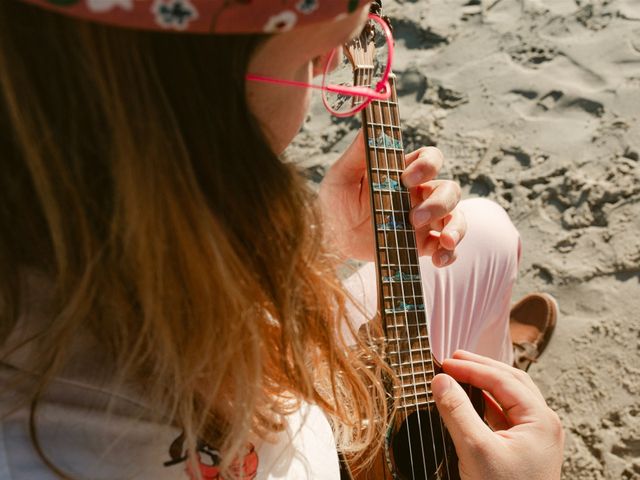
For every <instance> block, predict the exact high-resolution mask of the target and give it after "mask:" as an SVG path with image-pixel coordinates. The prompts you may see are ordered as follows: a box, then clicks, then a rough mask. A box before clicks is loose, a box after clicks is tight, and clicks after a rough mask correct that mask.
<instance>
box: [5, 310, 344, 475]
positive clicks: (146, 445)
mask: <svg viewBox="0 0 640 480" xmlns="http://www.w3.org/2000/svg"><path fill="white" fill-rule="evenodd" d="M38 303H39V302H38V299H37V298H33V297H32V298H31V299H30V302H29V303H28V305H30V312H27V313H26V314H23V315H22V317H21V318H20V320H19V322H18V325H19V327H20V328H18V329H16V331H15V332H13V334H12V337H11V339H10V340H9V342H7V344H6V345H5V347H4V348H0V358H4V356H5V355H3V353H4V352H7V348H10V347H9V346H10V345H17V344H18V343H19V342H20V340H21V339H24V338H27V337H28V335H29V334H30V333H33V332H34V331H36V330H34V328H37V327H34V326H37V325H42V322H43V321H46V319H44V318H38V313H37V312H38V310H39V309H38V305H37V304H38ZM77 343H78V344H79V348H78V351H79V352H80V355H76V354H75V353H74V356H73V358H74V359H75V360H74V364H73V365H72V368H71V369H69V372H65V374H64V375H63V376H60V377H58V378H56V379H55V380H54V381H53V382H52V384H51V385H50V387H49V388H48V390H47V392H46V395H45V396H44V398H43V399H42V400H41V401H40V403H39V405H38V408H37V410H36V416H35V419H36V421H35V425H36V429H37V438H38V440H39V443H40V446H41V447H42V451H43V452H44V454H45V455H46V456H47V458H48V459H49V460H51V462H52V463H53V464H54V465H55V466H56V467H58V468H59V469H60V470H62V471H63V472H65V473H66V474H68V475H70V476H72V478H77V479H79V480H85V479H86V480H120V479H123V480H124V479H152V480H174V479H175V480H188V479H189V478H190V475H189V473H188V472H187V464H186V462H181V463H177V464H174V465H171V466H165V465H164V463H165V462H167V461H170V460H171V457H170V455H169V447H170V446H171V444H172V443H173V442H174V440H175V439H176V438H177V437H178V436H179V435H180V432H179V431H178V430H177V429H175V428H172V427H168V426H163V425H159V424H157V423H153V422H151V421H149V420H145V412H146V410H145V408H144V406H143V405H142V404H141V403H140V402H139V401H138V400H137V399H136V398H135V395H131V394H130V393H128V392H126V393H123V389H118V391H117V392H114V391H113V390H110V389H108V388H105V387H103V385H106V384H108V382H105V381H102V380H101V379H100V372H101V371H104V369H103V368H101V365H100V359H99V358H97V357H96V356H95V355H94V352H95V349H91V348H90V346H88V347H87V345H86V342H84V341H83V339H82V338H79V341H78V342H77ZM83 343H84V351H85V352H87V354H86V355H83V354H82V351H83ZM3 350H4V352H3ZM28 355H29V345H27V346H26V348H21V349H20V350H18V351H17V352H15V353H13V354H12V355H11V356H10V357H9V358H8V359H6V360H5V362H4V363H0V480H55V479H57V478H59V477H57V476H56V475H55V474H54V473H53V472H52V470H51V469H50V468H49V467H48V466H47V465H45V463H44V462H43V461H42V459H41V458H40V456H38V454H37V453H36V449H35V448H34V444H33V442H32V440H31V438H30V435H29V411H30V406H29V405H23V406H21V407H19V408H17V409H15V408H14V406H15V399H16V398H17V395H18V394H19V393H20V392H18V387H17V386H16V385H15V384H12V383H11V379H12V378H13V377H14V375H15V374H16V373H18V374H19V375H20V378H23V379H27V380H28V379H29V374H28V373H26V372H25V371H24V367H23V366H24V365H26V362H25V360H26V358H28ZM146 417H147V418H148V417H149V415H146ZM287 420H288V422H287V426H286V429H285V430H284V431H282V432H280V433H278V434H277V435H276V436H275V437H274V438H273V439H272V440H271V441H264V440H263V441H260V440H257V439H256V440H255V441H254V442H253V443H252V445H251V446H252V447H254V448H253V452H252V453H251V456H250V458H247V459H243V461H244V460H247V461H246V462H245V466H246V472H245V473H246V476H245V478H246V479H259V480H276V479H285V478H286V479H296V480H298V479H300V480H304V479H313V480H333V479H338V478H340V475H339V466H338V456H337V452H336V445H335V440H334V437H333V433H332V430H331V427H330V425H329V422H328V420H327V418H326V416H325V415H324V413H323V412H322V410H321V409H320V408H319V407H317V406H314V405H308V404H303V406H302V408H301V409H300V410H298V411H297V412H295V413H294V414H292V415H290V416H289V417H287ZM200 457H201V459H202V463H203V465H205V467H203V470H202V471H203V472H208V475H209V476H208V477H205V479H206V480H210V479H211V480H212V479H216V480H223V479H222V477H220V476H219V475H217V474H216V469H215V468H211V461H212V459H213V458H214V457H215V456H208V455H206V454H201V455H200ZM207 457H209V458H207ZM256 462H257V468H256ZM207 467H209V468H207Z"/></svg>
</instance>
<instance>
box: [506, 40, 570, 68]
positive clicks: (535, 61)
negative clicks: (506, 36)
mask: <svg viewBox="0 0 640 480" xmlns="http://www.w3.org/2000/svg"><path fill="white" fill-rule="evenodd" d="M508 53H509V55H510V56H511V58H512V59H513V61H514V62H516V63H518V64H520V65H522V66H524V67H527V68H534V69H535V68H538V67H539V66H540V65H542V64H544V63H547V62H551V61H552V60H553V59H555V58H556V57H557V56H558V51H557V50H556V49H555V48H553V47H551V46H540V45H528V44H527V43H525V44H524V45H519V46H517V47H515V48H512V49H510V50H509V52H508Z"/></svg>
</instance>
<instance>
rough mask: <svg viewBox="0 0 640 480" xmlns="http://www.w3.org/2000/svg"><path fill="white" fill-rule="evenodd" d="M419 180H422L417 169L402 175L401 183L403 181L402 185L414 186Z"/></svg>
mask: <svg viewBox="0 0 640 480" xmlns="http://www.w3.org/2000/svg"><path fill="white" fill-rule="evenodd" d="M420 180H422V175H421V174H420V172H418V171H415V172H407V173H405V174H404V175H402V183H404V186H405V187H408V188H410V187H415V186H416V185H418V184H419V183H420Z"/></svg>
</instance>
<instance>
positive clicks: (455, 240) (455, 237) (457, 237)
mask: <svg viewBox="0 0 640 480" xmlns="http://www.w3.org/2000/svg"><path fill="white" fill-rule="evenodd" d="M449 236H450V237H451V239H452V240H453V243H455V244H457V243H458V242H459V241H460V233H458V231H457V230H451V231H450V232H449Z"/></svg>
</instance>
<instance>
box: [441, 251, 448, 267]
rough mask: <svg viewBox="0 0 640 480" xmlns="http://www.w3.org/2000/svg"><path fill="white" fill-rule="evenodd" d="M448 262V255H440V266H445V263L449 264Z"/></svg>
mask: <svg viewBox="0 0 640 480" xmlns="http://www.w3.org/2000/svg"><path fill="white" fill-rule="evenodd" d="M449 260H451V255H449V254H448V253H442V254H440V265H446V264H447V263H449Z"/></svg>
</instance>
